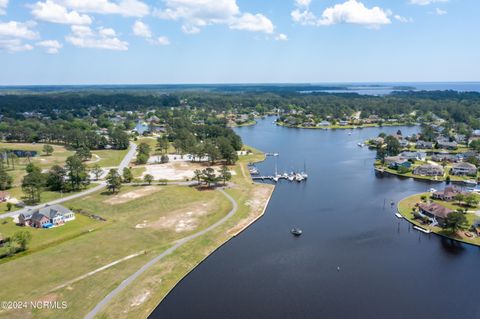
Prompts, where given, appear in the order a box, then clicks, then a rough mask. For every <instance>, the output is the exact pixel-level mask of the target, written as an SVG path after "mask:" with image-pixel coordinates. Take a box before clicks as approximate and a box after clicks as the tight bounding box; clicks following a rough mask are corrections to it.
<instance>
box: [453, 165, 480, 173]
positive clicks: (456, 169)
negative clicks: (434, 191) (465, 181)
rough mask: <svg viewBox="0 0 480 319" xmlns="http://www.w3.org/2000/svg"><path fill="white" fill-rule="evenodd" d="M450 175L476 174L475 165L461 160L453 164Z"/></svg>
mask: <svg viewBox="0 0 480 319" xmlns="http://www.w3.org/2000/svg"><path fill="white" fill-rule="evenodd" d="M452 175H457V176H466V175H468V176H477V167H476V166H475V165H473V164H470V163H467V162H463V163H458V164H455V165H453V167H452Z"/></svg>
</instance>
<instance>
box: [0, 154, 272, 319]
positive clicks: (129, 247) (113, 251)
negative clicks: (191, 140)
mask: <svg viewBox="0 0 480 319" xmlns="http://www.w3.org/2000/svg"><path fill="white" fill-rule="evenodd" d="M263 159H264V155H263V154H262V153H260V152H258V151H256V150H253V153H252V154H251V155H248V156H241V157H240V160H239V162H238V164H237V165H236V166H235V167H231V168H232V169H234V170H235V171H237V175H236V176H234V177H233V179H232V184H234V186H233V187H231V188H229V189H228V190H227V192H228V193H229V194H230V195H231V196H233V197H234V198H235V199H236V201H237V202H238V204H239V210H238V211H237V213H236V214H235V215H234V216H233V217H232V218H231V219H229V220H228V221H227V222H226V223H225V224H223V225H222V226H221V227H218V228H217V229H215V230H213V231H211V232H209V233H207V234H205V235H203V236H201V237H199V238H196V239H195V240H193V241H191V242H189V243H188V244H187V245H185V246H183V247H182V248H181V249H179V250H177V251H176V252H175V253H174V254H172V255H171V256H169V257H168V258H166V259H165V260H162V261H161V262H159V263H158V264H156V265H154V266H153V267H152V268H151V269H149V271H147V272H146V273H145V274H144V275H142V276H140V277H139V278H137V279H136V281H135V282H134V283H133V284H132V285H130V286H129V287H128V289H126V290H124V291H123V292H121V293H120V294H119V295H118V296H117V298H115V299H114V301H113V302H111V303H110V304H109V305H108V306H107V307H106V308H105V310H104V312H103V314H100V316H99V317H106V318H145V317H146V315H147V314H148V313H150V312H151V311H152V310H153V309H154V307H155V306H156V305H157V304H158V303H159V302H160V301H161V300H162V299H163V298H164V297H165V295H166V294H167V293H168V291H170V290H171V289H172V287H174V285H175V284H176V283H178V281H179V280H180V279H181V278H183V277H184V276H185V275H186V274H187V273H188V272H190V271H191V270H192V269H193V268H194V267H195V266H196V265H197V264H198V263H200V262H201V261H202V260H203V259H204V258H206V257H207V256H208V255H209V254H210V253H211V252H212V251H214V250H215V249H217V248H218V247H219V246H220V245H221V244H222V243H224V242H226V241H227V240H228V239H230V238H231V237H232V236H233V235H234V234H235V233H237V232H238V230H240V229H241V228H242V227H241V226H242V225H244V226H246V225H248V223H249V222H251V221H252V220H254V219H255V218H257V217H258V216H260V215H261V212H258V211H257V210H258V209H261V210H262V211H263V206H262V205H259V207H258V208H256V210H254V209H253V208H252V207H251V200H252V198H254V196H255V193H256V192H257V191H258V190H259V189H264V190H267V191H270V192H271V191H272V189H273V188H272V187H271V186H270V185H259V184H253V183H252V181H251V179H250V175H249V174H248V170H246V165H247V163H248V162H252V161H257V160H263ZM242 167H243V170H246V174H245V177H244V176H243V174H242ZM149 187H151V189H150V191H151V193H149V194H148V195H145V196H144V197H141V198H137V199H132V200H130V201H128V202H125V203H118V204H115V205H112V202H111V199H112V195H109V194H108V193H106V192H105V191H101V192H97V193H94V194H91V195H88V196H86V197H83V198H80V199H76V200H73V201H70V202H68V203H65V204H64V205H65V206H66V207H69V208H74V209H82V210H84V211H86V212H88V213H95V214H98V215H100V216H102V217H104V218H106V219H107V221H106V222H98V221H92V220H90V219H87V220H83V221H85V222H86V224H85V225H84V224H83V223H82V219H83V217H84V216H81V217H80V218H78V220H76V221H74V222H71V223H77V222H78V224H77V225H75V224H71V225H70V226H71V228H72V229H68V228H64V229H61V228H58V230H57V229H54V231H58V232H59V233H58V234H56V235H58V236H59V238H60V239H59V240H58V241H55V240H54V241H52V242H50V244H49V245H47V247H41V246H40V245H41V244H40V241H47V242H48V240H52V239H50V238H44V237H42V235H43V236H48V235H54V233H46V234H40V235H37V236H35V237H34V238H33V239H32V242H31V249H32V252H31V253H29V254H26V255H25V256H20V257H19V258H15V259H13V260H10V261H8V262H6V263H3V264H0V271H1V272H2V273H4V274H12V275H11V276H2V277H0V286H1V287H2V288H3V289H2V290H1V291H0V299H1V300H39V299H49V300H57V301H66V302H67V303H68V308H67V309H66V310H61V311H49V310H42V311H31V310H27V309H23V310H19V311H8V312H6V311H3V312H2V311H0V318H25V317H32V316H34V317H35V318H82V317H83V316H85V315H86V313H87V312H89V311H90V310H91V309H92V308H93V307H94V306H95V305H96V304H97V303H98V302H99V301H100V300H102V298H103V297H104V296H105V295H106V294H108V293H109V292H110V291H112V290H113V289H114V288H115V287H117V286H118V285H119V284H120V283H121V282H122V281H123V280H124V279H125V278H127V277H128V276H130V275H131V274H133V273H134V272H135V271H136V270H138V269H139V268H140V267H141V266H143V265H144V264H145V263H147V262H148V261H149V260H151V259H152V258H154V256H156V255H158V254H160V253H161V252H163V251H164V250H165V249H167V248H168V247H170V246H171V245H172V244H173V243H174V242H175V241H176V240H178V239H180V238H183V237H185V236H188V235H189V234H192V233H194V232H197V231H199V230H200V229H204V228H206V227H208V226H209V225H211V224H212V223H214V222H215V221H217V220H219V219H220V218H221V217H223V216H225V214H227V213H228V212H229V211H230V210H231V208H232V206H231V203H230V202H229V201H228V199H227V198H225V197H224V196H223V195H222V194H221V193H220V192H218V191H213V190H212V191H198V190H197V189H195V188H191V187H183V186H153V185H152V186H149ZM145 188H146V187H141V186H124V187H123V188H122V190H121V193H120V196H124V197H125V196H126V195H125V194H131V193H132V192H136V191H139V190H145ZM115 198H119V197H115ZM204 205H207V206H206V207H207V208H206V210H205V213H204V214H202V215H199V216H198V217H197V220H196V227H195V228H192V229H188V230H185V231H182V232H177V231H175V229H174V228H172V227H160V226H158V225H166V223H167V220H168V218H172V217H176V216H179V215H180V216H183V215H182V214H185V213H188V212H196V211H197V210H198V209H199V208H201V207H204ZM77 216H78V214H77ZM84 218H86V217H84ZM145 221H147V222H149V223H151V222H155V221H159V223H158V225H157V226H158V227H144V228H139V225H142V224H144V223H145ZM90 223H91V224H90ZM98 225H100V226H101V227H100V226H98ZM175 225H178V223H176V224H175ZM4 226H5V229H4V232H5V233H7V232H11V231H13V230H14V228H12V227H14V225H11V224H6V225H4ZM66 226H68V224H67V225H65V226H63V227H66ZM15 227H16V226H15ZM239 227H240V228H239ZM90 228H95V231H92V232H86V233H84V234H82V235H81V236H71V237H70V238H69V240H61V238H68V237H69V236H70V234H74V233H75V231H82V230H83V229H90ZM0 229H1V228H0ZM40 231H41V230H40ZM46 231H47V232H50V231H51V230H46ZM60 232H61V233H60ZM35 247H41V248H42V249H38V250H34V248H35ZM144 251H145V253H143V252H144ZM139 252H142V254H140V255H139V256H137V257H134V258H132V259H129V260H127V261H124V262H122V263H120V264H118V265H116V266H114V267H111V268H108V269H106V270H103V271H101V272H99V273H97V274H95V275H92V276H90V277H87V278H85V279H82V280H81V281H79V282H76V283H73V284H71V285H69V286H67V287H65V288H61V289H58V290H55V291H52V289H54V288H55V287H57V286H59V285H61V284H64V283H65V282H67V281H70V280H72V279H74V278H77V277H79V276H81V275H84V274H87V273H88V272H91V271H93V270H95V269H98V268H99V267H102V266H105V265H107V264H109V263H111V262H113V261H115V260H119V259H121V258H124V257H126V256H129V255H131V254H135V253H139ZM20 274H21V275H20ZM145 291H147V292H148V293H149V294H148V296H147V298H145V299H142V298H136V297H138V296H140V297H141V295H142V294H143V293H145ZM138 300H140V301H138Z"/></svg>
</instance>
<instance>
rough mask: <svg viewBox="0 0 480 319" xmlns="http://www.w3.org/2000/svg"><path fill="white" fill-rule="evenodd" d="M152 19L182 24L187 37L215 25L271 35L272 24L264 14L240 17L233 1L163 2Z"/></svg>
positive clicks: (239, 11) (195, 0)
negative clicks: (162, 5) (163, 5)
mask: <svg viewBox="0 0 480 319" xmlns="http://www.w3.org/2000/svg"><path fill="white" fill-rule="evenodd" d="M154 15H155V16H157V17H159V18H161V19H167V20H175V21H181V22H182V31H183V32H185V33H188V34H195V33H198V32H200V29H201V28H202V27H205V26H207V25H214V24H224V25H228V26H229V27H230V28H231V29H237V30H247V31H254V32H265V33H272V32H273V29H274V26H273V23H272V22H271V21H270V20H269V19H268V18H267V17H266V16H264V15H263V14H260V13H257V14H253V13H249V12H244V13H242V12H241V10H240V8H239V6H238V5H237V1H236V0H165V7H164V8H162V9H157V10H155V11H154Z"/></svg>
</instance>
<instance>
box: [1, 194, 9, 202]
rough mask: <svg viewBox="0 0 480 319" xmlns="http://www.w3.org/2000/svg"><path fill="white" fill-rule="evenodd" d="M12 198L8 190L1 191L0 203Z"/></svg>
mask: <svg viewBox="0 0 480 319" xmlns="http://www.w3.org/2000/svg"><path fill="white" fill-rule="evenodd" d="M9 199H10V194H9V193H7V192H0V203H3V202H6V201H8V200H9Z"/></svg>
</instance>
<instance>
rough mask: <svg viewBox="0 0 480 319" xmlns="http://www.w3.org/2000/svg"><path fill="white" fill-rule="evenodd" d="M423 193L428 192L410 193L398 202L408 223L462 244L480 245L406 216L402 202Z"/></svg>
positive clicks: (401, 212)
mask: <svg viewBox="0 0 480 319" xmlns="http://www.w3.org/2000/svg"><path fill="white" fill-rule="evenodd" d="M423 194H426V193H418V194H414V195H410V196H408V197H405V198H403V199H402V200H400V201H399V202H398V204H397V212H398V213H399V214H400V215H402V217H403V220H405V221H407V222H408V223H410V224H411V225H413V226H417V227H420V228H422V229H427V230H429V231H431V234H434V235H436V236H440V237H443V238H446V239H449V240H454V241H456V242H459V243H462V244H467V245H471V246H474V247H480V243H474V242H471V241H466V240H464V239H460V238H455V237H450V236H447V235H445V234H441V233H439V231H438V230H436V229H434V228H431V227H425V225H422V224H420V223H417V222H415V221H413V220H412V219H411V218H410V217H409V216H406V214H405V213H404V212H403V211H402V209H400V204H402V203H403V202H405V201H406V200H408V199H410V198H413V197H416V196H421V195H423Z"/></svg>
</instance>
